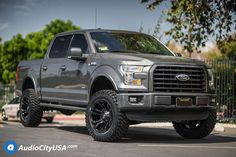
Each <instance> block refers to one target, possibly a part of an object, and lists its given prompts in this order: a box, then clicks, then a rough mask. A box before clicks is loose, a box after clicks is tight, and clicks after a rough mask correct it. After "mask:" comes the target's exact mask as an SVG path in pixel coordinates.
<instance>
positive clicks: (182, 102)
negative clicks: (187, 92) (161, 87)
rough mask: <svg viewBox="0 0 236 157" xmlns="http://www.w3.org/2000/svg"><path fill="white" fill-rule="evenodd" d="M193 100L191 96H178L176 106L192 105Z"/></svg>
mask: <svg viewBox="0 0 236 157" xmlns="http://www.w3.org/2000/svg"><path fill="white" fill-rule="evenodd" d="M192 104H193V100H192V98H189V97H177V98H176V106H180V107H181V106H183V107H184V106H192Z"/></svg>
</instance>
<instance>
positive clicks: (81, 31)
mask: <svg viewBox="0 0 236 157" xmlns="http://www.w3.org/2000/svg"><path fill="white" fill-rule="evenodd" d="M90 32H123V33H140V32H135V31H127V30H115V29H100V28H99V29H81V30H74V31H68V32H62V33H58V34H56V36H63V35H71V34H77V33H90ZM141 34H142V33H141Z"/></svg>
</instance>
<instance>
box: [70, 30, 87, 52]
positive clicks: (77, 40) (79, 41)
mask: <svg viewBox="0 0 236 157" xmlns="http://www.w3.org/2000/svg"><path fill="white" fill-rule="evenodd" d="M70 47H79V48H81V50H82V52H83V53H88V43H87V41H86V39H85V36H84V35H83V34H76V35H75V36H74V38H73V40H72V42H71V46H70Z"/></svg>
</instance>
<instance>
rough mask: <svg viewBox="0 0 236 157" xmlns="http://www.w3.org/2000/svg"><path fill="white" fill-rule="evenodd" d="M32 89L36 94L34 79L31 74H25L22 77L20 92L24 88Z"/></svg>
mask: <svg viewBox="0 0 236 157" xmlns="http://www.w3.org/2000/svg"><path fill="white" fill-rule="evenodd" d="M29 88H31V89H34V91H35V93H36V94H37V90H36V81H35V80H34V79H33V77H32V76H26V77H25V78H24V81H23V84H22V88H21V89H22V93H23V92H24V90H26V89H29Z"/></svg>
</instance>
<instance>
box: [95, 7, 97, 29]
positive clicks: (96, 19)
mask: <svg viewBox="0 0 236 157" xmlns="http://www.w3.org/2000/svg"><path fill="white" fill-rule="evenodd" d="M95 29H97V8H95Z"/></svg>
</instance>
